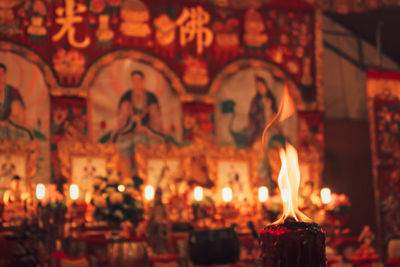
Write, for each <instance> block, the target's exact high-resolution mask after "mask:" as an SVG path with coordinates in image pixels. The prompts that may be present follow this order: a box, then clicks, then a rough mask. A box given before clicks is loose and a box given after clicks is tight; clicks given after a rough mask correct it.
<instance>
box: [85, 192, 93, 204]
mask: <svg viewBox="0 0 400 267" xmlns="http://www.w3.org/2000/svg"><path fill="white" fill-rule="evenodd" d="M90 201H92V191H87V192H86V194H85V203H86V204H89V203H90Z"/></svg>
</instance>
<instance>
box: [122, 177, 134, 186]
mask: <svg viewBox="0 0 400 267" xmlns="http://www.w3.org/2000/svg"><path fill="white" fill-rule="evenodd" d="M122 184H123V185H125V186H126V187H128V186H133V181H132V179H131V178H124V179H123V180H122Z"/></svg>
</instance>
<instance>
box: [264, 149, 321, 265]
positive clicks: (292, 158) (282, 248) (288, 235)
mask: <svg viewBox="0 0 400 267" xmlns="http://www.w3.org/2000/svg"><path fill="white" fill-rule="evenodd" d="M280 158H281V162H282V167H281V171H280V173H279V177H278V184H279V188H280V190H281V194H282V200H284V202H283V207H284V210H283V214H282V217H281V218H280V219H279V220H277V221H276V222H274V223H273V224H272V225H269V226H267V227H266V228H265V229H264V230H263V231H261V232H260V247H261V259H262V266H263V267H275V266H276V267H325V266H326V256H325V234H324V233H323V232H322V230H321V227H320V226H319V225H318V224H316V223H312V222H311V220H310V219H309V218H308V217H307V216H305V215H304V214H303V213H302V212H301V211H300V210H299V209H298V190H299V185H300V172H299V166H298V158H297V152H296V149H295V148H294V147H293V146H292V145H290V144H289V143H286V145H285V149H283V148H282V149H281V151H280Z"/></svg>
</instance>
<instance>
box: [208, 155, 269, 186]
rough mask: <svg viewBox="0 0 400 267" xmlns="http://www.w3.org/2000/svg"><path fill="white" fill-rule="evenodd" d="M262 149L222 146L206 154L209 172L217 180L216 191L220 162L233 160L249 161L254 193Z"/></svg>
mask: <svg viewBox="0 0 400 267" xmlns="http://www.w3.org/2000/svg"><path fill="white" fill-rule="evenodd" d="M262 155H263V153H262V151H257V150H255V149H240V150H238V149H236V148H235V147H220V148H217V149H214V150H212V151H210V153H208V154H207V155H206V157H207V163H208V167H209V174H210V177H211V179H212V180H213V181H214V182H215V184H216V186H215V187H214V191H215V193H218V194H219V193H220V192H216V190H218V186H217V181H218V179H219V178H218V164H219V163H220V162H222V161H233V162H247V163H248V172H249V174H248V175H249V184H250V190H251V191H252V192H251V193H253V191H254V189H255V187H256V186H257V184H258V182H259V181H258V180H257V170H258V163H259V162H260V159H261V158H262Z"/></svg>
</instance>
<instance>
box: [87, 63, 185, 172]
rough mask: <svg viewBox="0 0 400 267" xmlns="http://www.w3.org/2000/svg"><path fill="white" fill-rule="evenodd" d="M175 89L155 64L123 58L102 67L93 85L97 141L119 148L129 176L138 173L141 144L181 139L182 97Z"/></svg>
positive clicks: (92, 113)
mask: <svg viewBox="0 0 400 267" xmlns="http://www.w3.org/2000/svg"><path fill="white" fill-rule="evenodd" d="M170 84H171V83H169V82H168V81H167V79H166V78H165V76H164V75H163V74H162V73H161V72H160V71H158V70H157V69H156V68H154V66H153V65H149V64H146V63H144V62H141V61H138V60H135V59H132V58H124V59H116V60H114V61H112V63H111V64H109V65H108V66H106V67H103V68H102V69H101V70H100V71H99V72H98V73H97V75H96V76H95V78H94V80H93V82H92V84H91V86H90V89H89V90H90V91H89V92H90V93H89V112H90V116H91V123H90V128H91V130H90V131H91V135H92V138H93V139H94V140H95V141H99V142H110V143H116V144H117V145H118V146H119V148H120V154H121V156H122V159H121V161H120V162H121V164H122V166H120V168H121V169H122V170H123V171H124V172H126V174H132V172H134V158H133V154H134V151H135V147H136V146H137V145H138V144H144V145H151V144H161V143H165V142H167V141H172V142H180V141H181V139H182V110H181V102H180V97H179V95H178V94H177V93H176V92H175V91H174V90H172V88H171V85H170Z"/></svg>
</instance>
